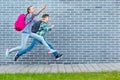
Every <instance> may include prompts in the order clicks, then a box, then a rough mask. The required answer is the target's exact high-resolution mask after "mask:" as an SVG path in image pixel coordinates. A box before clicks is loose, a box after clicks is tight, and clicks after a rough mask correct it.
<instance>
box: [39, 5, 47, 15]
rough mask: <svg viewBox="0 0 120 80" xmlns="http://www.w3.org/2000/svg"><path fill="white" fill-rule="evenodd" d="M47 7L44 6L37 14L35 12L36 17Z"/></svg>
mask: <svg viewBox="0 0 120 80" xmlns="http://www.w3.org/2000/svg"><path fill="white" fill-rule="evenodd" d="M46 6H47V5H44V6H43V7H42V8H41V9H40V10H39V11H38V12H37V15H39V14H40V13H41V12H42V11H43V10H44V9H45V8H46Z"/></svg>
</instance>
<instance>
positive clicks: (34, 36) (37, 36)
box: [30, 33, 56, 53]
mask: <svg viewBox="0 0 120 80" xmlns="http://www.w3.org/2000/svg"><path fill="white" fill-rule="evenodd" d="M30 36H31V37H33V38H35V39H37V40H39V41H41V42H42V43H43V45H44V46H46V47H47V49H48V50H50V51H49V53H54V52H56V50H53V49H51V48H50V47H49V46H48V44H47V43H46V41H45V40H44V38H43V37H42V36H40V35H38V34H35V33H31V34H30Z"/></svg>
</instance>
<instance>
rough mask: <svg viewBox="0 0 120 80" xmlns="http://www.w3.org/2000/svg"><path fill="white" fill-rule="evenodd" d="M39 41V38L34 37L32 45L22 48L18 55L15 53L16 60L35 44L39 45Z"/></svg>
mask: <svg viewBox="0 0 120 80" xmlns="http://www.w3.org/2000/svg"><path fill="white" fill-rule="evenodd" d="M38 43H39V41H38V40H36V39H34V40H33V41H32V43H31V45H30V46H28V47H27V48H26V49H23V50H20V51H19V52H18V53H17V54H16V55H15V59H14V60H15V61H17V59H18V58H19V57H20V56H22V55H23V54H26V53H27V52H28V51H30V50H31V49H32V48H33V47H34V46H35V45H37V44H38Z"/></svg>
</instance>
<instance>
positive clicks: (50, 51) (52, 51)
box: [48, 50, 56, 54]
mask: <svg viewBox="0 0 120 80" xmlns="http://www.w3.org/2000/svg"><path fill="white" fill-rule="evenodd" d="M54 52H56V50H48V53H49V54H52V53H54Z"/></svg>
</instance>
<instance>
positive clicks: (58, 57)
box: [55, 54, 63, 60]
mask: <svg viewBox="0 0 120 80" xmlns="http://www.w3.org/2000/svg"><path fill="white" fill-rule="evenodd" d="M62 56H63V55H62V54H58V55H57V56H56V57H55V59H56V60H59V59H60V58H61V57H62Z"/></svg>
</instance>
